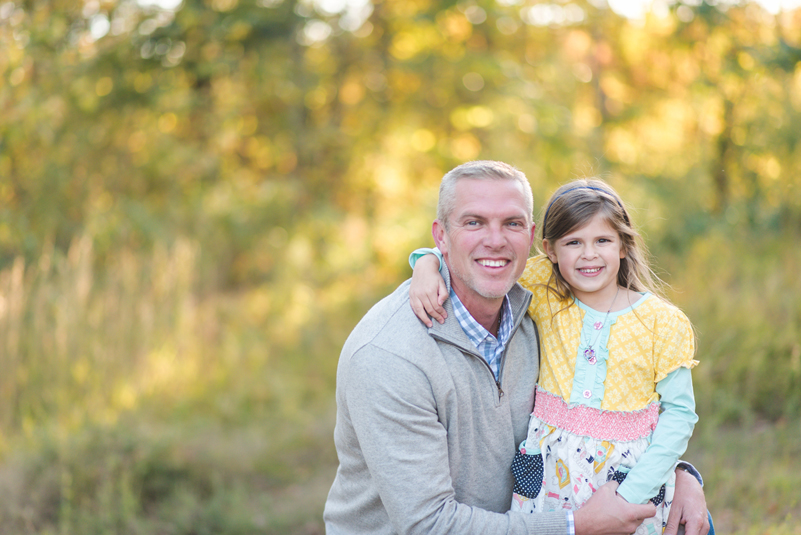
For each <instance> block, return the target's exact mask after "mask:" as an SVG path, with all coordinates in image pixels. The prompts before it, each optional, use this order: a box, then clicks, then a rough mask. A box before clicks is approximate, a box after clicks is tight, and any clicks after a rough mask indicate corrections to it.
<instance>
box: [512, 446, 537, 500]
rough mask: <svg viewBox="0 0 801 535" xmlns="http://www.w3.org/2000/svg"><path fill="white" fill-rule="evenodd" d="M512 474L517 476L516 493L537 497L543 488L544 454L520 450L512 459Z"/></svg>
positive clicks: (527, 496)
mask: <svg viewBox="0 0 801 535" xmlns="http://www.w3.org/2000/svg"><path fill="white" fill-rule="evenodd" d="M512 474H513V475H514V476H515V488H514V493H515V494H517V495H519V496H525V497H526V498H532V499H533V498H536V497H537V496H538V495H539V493H540V489H542V475H543V473H542V455H540V454H539V452H537V453H535V454H528V453H522V452H520V451H518V452H517V453H516V454H515V458H514V460H512Z"/></svg>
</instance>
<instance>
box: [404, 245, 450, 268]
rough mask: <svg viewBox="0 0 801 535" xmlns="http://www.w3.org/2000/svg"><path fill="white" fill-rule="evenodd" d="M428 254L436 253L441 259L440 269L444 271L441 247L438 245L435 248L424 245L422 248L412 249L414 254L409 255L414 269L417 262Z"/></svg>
mask: <svg viewBox="0 0 801 535" xmlns="http://www.w3.org/2000/svg"><path fill="white" fill-rule="evenodd" d="M427 254H433V255H436V257H437V258H438V259H439V270H440V271H442V253H441V252H439V249H437V248H436V247H434V248H433V249H429V248H428V247H423V248H422V249H415V250H414V251H412V254H410V255H409V265H410V266H412V269H414V265H415V264H416V263H417V261H418V260H420V259H421V258H423V257H424V256H425V255H427Z"/></svg>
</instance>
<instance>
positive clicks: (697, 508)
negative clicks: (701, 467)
mask: <svg viewBox="0 0 801 535" xmlns="http://www.w3.org/2000/svg"><path fill="white" fill-rule="evenodd" d="M707 515H708V513H707V509H706V499H705V498H704V489H703V488H701V484H700V483H699V482H698V480H697V479H695V476H694V475H692V474H690V473H689V472H685V471H684V470H676V491H675V493H674V494H673V504H672V505H671V506H670V514H669V515H668V521H667V526H665V532H664V533H665V535H676V534H677V533H679V525H681V524H683V525H684V529H685V533H686V535H706V534H707V532H708V531H709V517H708V516H707Z"/></svg>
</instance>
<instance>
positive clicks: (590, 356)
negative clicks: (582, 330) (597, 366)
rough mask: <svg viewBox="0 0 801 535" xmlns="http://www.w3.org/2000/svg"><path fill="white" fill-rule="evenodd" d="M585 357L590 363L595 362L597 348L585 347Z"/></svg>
mask: <svg viewBox="0 0 801 535" xmlns="http://www.w3.org/2000/svg"><path fill="white" fill-rule="evenodd" d="M584 358H585V359H587V360H588V361H589V363H590V364H594V363H595V350H594V349H593V348H589V349H585V350H584Z"/></svg>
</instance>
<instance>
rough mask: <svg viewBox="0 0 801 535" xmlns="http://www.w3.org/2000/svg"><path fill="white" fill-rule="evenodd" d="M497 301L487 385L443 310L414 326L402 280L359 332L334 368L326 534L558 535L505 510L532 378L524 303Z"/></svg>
mask: <svg viewBox="0 0 801 535" xmlns="http://www.w3.org/2000/svg"><path fill="white" fill-rule="evenodd" d="M443 275H444V277H445V280H446V283H447V284H448V285H450V280H449V276H448V273H447V269H446V268H443ZM508 296H509V300H510V304H511V306H512V313H513V315H514V325H515V327H514V331H513V334H512V336H511V339H510V340H509V342H508V344H507V345H506V349H505V351H504V354H503V356H502V361H501V365H500V366H501V367H500V374H499V381H498V383H497V384H496V382H495V378H494V376H493V374H492V371H491V370H490V368H489V366H488V365H487V363H486V361H485V360H484V359H483V358H482V357H481V355H480V354H479V353H478V352H477V351H476V348H475V346H474V345H473V344H472V343H471V342H470V340H469V339H468V337H467V335H466V334H465V333H464V331H463V330H462V328H461V327H460V325H459V323H458V321H457V320H456V318H455V316H454V314H453V309H452V306H451V303H450V301H446V303H445V307H446V310H447V311H448V319H447V320H446V321H445V323H444V324H443V325H440V324H438V323H437V322H434V326H433V327H432V328H430V329H428V328H427V327H426V326H425V325H424V324H423V323H422V322H421V321H420V320H418V319H417V318H416V317H415V315H414V313H413V312H412V309H411V307H410V306H409V281H406V282H405V283H404V284H402V285H401V286H400V287H399V288H398V289H397V290H395V292H393V293H392V294H391V295H389V296H387V297H386V298H384V299H383V300H381V301H380V302H379V303H378V304H376V305H375V306H374V307H373V308H372V309H371V310H370V311H369V312H368V313H367V314H366V315H365V316H364V318H363V319H362V320H361V321H360V322H359V324H358V325H357V326H356V328H355V329H354V330H353V332H352V333H351V335H350V337H349V338H348V340H347V342H346V343H345V346H344V348H343V349H342V354H341V355H340V359H339V366H338V368H337V389H336V400H337V422H336V429H335V430H334V441H335V444H336V449H337V455H338V456H339V468H338V470H337V474H336V479H335V480H334V484H333V486H332V487H331V491H330V493H329V495H328V500H327V502H326V505H325V512H324V515H323V516H324V520H325V525H326V531H327V533H328V534H330V535H342V534H347V535H352V534H362V533H364V534H367V533H369V534H376V535H377V534H396V533H398V534H401V533H402V534H406V533H424V534H440V533H443V534H444V533H454V534H488V535H489V534H537V535H551V534H553V535H564V534H565V533H566V532H567V526H566V519H565V514H564V512H554V513H537V514H522V513H511V512H508V511H509V507H510V504H511V500H512V487H513V484H514V481H513V477H512V473H511V470H510V466H511V463H512V458H513V457H514V454H515V451H516V447H517V445H518V444H519V443H520V442H521V441H523V440H524V439H525V437H526V431H527V427H528V419H529V414H530V413H531V411H532V407H533V402H534V385H535V383H536V381H537V374H538V371H539V362H538V361H539V358H538V356H539V354H538V347H537V334H536V328H535V326H534V323H533V322H532V321H531V319H530V318H529V317H528V316H527V315H526V308H527V307H528V304H529V301H530V300H531V294H530V293H529V292H528V291H526V290H524V289H523V288H522V287H520V286H519V285H517V284H516V285H515V286H514V288H512V290H511V291H510V292H509V294H508Z"/></svg>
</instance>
